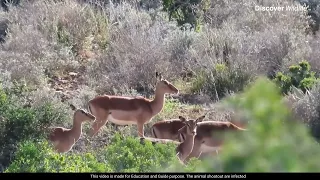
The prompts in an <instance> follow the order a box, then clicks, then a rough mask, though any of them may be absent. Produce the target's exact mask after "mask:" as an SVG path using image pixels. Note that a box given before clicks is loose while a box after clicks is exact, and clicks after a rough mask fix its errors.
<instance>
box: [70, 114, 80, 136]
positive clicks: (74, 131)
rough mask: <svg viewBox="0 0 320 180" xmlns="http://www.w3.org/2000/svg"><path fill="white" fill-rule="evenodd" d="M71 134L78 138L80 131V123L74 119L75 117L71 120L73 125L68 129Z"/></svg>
mask: <svg viewBox="0 0 320 180" xmlns="http://www.w3.org/2000/svg"><path fill="white" fill-rule="evenodd" d="M70 132H71V134H72V135H73V137H74V138H75V139H76V140H78V139H79V138H80V135H81V133H82V123H81V122H78V121H76V120H75V119H74V120H73V126H72V128H71V130H70Z"/></svg>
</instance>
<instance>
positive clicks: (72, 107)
mask: <svg viewBox="0 0 320 180" xmlns="http://www.w3.org/2000/svg"><path fill="white" fill-rule="evenodd" d="M69 106H70V107H71V109H72V110H76V109H77V108H76V107H75V106H74V105H73V104H69Z"/></svg>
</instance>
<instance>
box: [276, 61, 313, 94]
mask: <svg viewBox="0 0 320 180" xmlns="http://www.w3.org/2000/svg"><path fill="white" fill-rule="evenodd" d="M310 68H311V67H310V64H309V63H308V62H307V61H301V62H300V63H299V64H298V65H292V66H290V67H289V70H288V72H285V73H282V72H278V73H277V75H276V77H275V79H274V81H275V82H276V83H277V84H278V85H279V86H280V88H281V92H282V93H284V94H287V93H288V92H290V91H291V89H292V87H293V86H294V87H296V88H299V89H301V90H302V91H303V92H306V90H308V89H310V88H311V87H312V86H313V85H314V84H315V83H316V82H317V81H318V79H317V77H316V76H315V72H312V71H311V70H310Z"/></svg>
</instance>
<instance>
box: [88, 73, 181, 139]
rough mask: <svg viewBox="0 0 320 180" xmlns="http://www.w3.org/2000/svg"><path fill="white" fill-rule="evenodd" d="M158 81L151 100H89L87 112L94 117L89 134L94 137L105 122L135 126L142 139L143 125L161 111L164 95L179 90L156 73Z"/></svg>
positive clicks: (99, 98) (104, 97) (100, 97)
mask: <svg viewBox="0 0 320 180" xmlns="http://www.w3.org/2000/svg"><path fill="white" fill-rule="evenodd" d="M156 78H157V80H158V82H157V84H156V90H155V97H154V99H153V100H149V99H146V98H144V97H124V96H110V95H101V96H97V97H95V98H94V99H92V100H90V101H89V103H88V109H89V111H90V112H91V113H92V114H93V115H94V116H95V117H96V121H95V122H94V123H93V125H92V128H91V130H90V132H89V136H91V137H92V136H94V135H95V134H96V133H97V132H98V131H99V130H100V128H101V127H102V126H104V125H105V124H106V123H107V121H108V120H109V121H111V122H112V123H114V124H117V125H131V124H136V125H137V129H138V135H139V136H140V137H141V138H144V124H146V123H148V122H150V121H151V119H152V118H153V117H154V116H155V115H157V114H158V113H159V112H161V110H162V109H163V106H164V103H165V94H166V93H170V94H178V93H179V90H178V89H177V88H176V87H175V86H174V85H172V84H171V83H170V82H168V81H167V80H166V79H163V78H162V75H161V73H158V72H156Z"/></svg>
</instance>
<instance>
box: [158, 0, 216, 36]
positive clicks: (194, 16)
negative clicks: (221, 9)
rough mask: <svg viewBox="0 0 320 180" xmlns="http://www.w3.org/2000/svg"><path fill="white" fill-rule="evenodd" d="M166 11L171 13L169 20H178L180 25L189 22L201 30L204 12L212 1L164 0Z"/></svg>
mask: <svg viewBox="0 0 320 180" xmlns="http://www.w3.org/2000/svg"><path fill="white" fill-rule="evenodd" d="M162 5H163V7H164V8H163V9H164V11H166V12H167V13H168V14H169V20H176V21H177V23H178V25H179V26H182V25H184V24H186V23H189V24H190V25H191V26H192V27H194V28H195V29H196V30H199V28H200V24H201V22H202V21H203V13H204V12H205V11H206V10H207V9H208V8H209V7H210V1H208V0H197V1H186V2H183V3H182V2H180V1H176V0H162Z"/></svg>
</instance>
